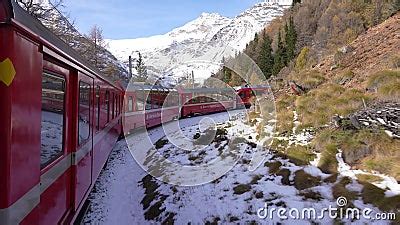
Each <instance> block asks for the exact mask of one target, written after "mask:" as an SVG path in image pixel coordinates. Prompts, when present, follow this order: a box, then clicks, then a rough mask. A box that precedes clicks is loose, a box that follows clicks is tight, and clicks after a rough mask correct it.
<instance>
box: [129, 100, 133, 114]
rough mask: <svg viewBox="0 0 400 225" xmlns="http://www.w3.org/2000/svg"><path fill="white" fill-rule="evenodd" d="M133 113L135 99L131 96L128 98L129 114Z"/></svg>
mask: <svg viewBox="0 0 400 225" xmlns="http://www.w3.org/2000/svg"><path fill="white" fill-rule="evenodd" d="M132 111H133V98H132V96H129V98H128V112H132Z"/></svg>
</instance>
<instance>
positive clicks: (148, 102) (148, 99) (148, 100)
mask: <svg viewBox="0 0 400 225" xmlns="http://www.w3.org/2000/svg"><path fill="white" fill-rule="evenodd" d="M144 96H145V98H146V110H149V109H151V101H152V96H151V92H149V91H145V94H144Z"/></svg>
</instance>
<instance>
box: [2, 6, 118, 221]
mask: <svg viewBox="0 0 400 225" xmlns="http://www.w3.org/2000/svg"><path fill="white" fill-rule="evenodd" d="M0 33H1V35H0V49H1V51H0V63H1V64H0V96H1V98H0V117H1V118H2V123H1V126H0V189H1V191H0V221H1V223H2V224H3V223H4V224H18V223H20V224H32V223H33V221H34V223H36V224H55V223H72V222H73V221H74V220H75V219H76V218H77V216H78V212H79V211H80V209H81V208H82V207H83V206H84V203H85V199H86V197H87V195H88V194H89V192H90V190H91V187H92V186H93V184H94V182H95V180H96V178H97V176H98V175H99V173H100V171H101V169H102V167H103V165H104V163H105V162H106V160H107V157H108V155H109V152H110V151H111V149H112V146H113V145H114V143H115V142H116V140H117V138H118V136H119V134H120V133H121V124H122V123H121V113H122V105H123V101H122V100H123V93H124V92H123V90H122V89H121V88H120V87H118V86H116V85H114V84H113V83H111V82H109V81H107V80H106V79H105V78H103V77H102V76H101V75H100V73H99V72H98V71H97V70H96V69H94V68H92V67H91V66H90V64H88V63H86V62H85V60H83V59H81V57H80V56H79V55H78V54H77V53H76V52H74V51H73V50H72V49H71V48H70V47H69V46H68V45H67V44H65V43H64V42H63V41H61V40H60V39H59V38H57V37H56V36H55V35H54V34H53V33H51V32H50V31H49V30H48V29H46V28H45V27H44V26H43V25H42V24H41V23H40V22H39V21H37V20H36V19H34V18H32V17H31V16H30V15H29V14H28V13H27V12H25V10H23V9H22V8H21V7H19V5H18V4H17V3H16V2H15V1H10V0H8V1H5V0H2V1H0Z"/></svg>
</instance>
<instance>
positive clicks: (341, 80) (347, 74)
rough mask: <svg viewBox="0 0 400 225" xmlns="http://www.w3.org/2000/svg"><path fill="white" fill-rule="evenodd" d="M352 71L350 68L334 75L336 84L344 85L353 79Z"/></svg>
mask: <svg viewBox="0 0 400 225" xmlns="http://www.w3.org/2000/svg"><path fill="white" fill-rule="evenodd" d="M353 77H354V73H353V71H351V70H346V71H344V72H342V73H340V74H338V75H336V76H335V77H334V81H335V83H337V84H340V85H344V84H346V83H348V82H349V81H351V79H353Z"/></svg>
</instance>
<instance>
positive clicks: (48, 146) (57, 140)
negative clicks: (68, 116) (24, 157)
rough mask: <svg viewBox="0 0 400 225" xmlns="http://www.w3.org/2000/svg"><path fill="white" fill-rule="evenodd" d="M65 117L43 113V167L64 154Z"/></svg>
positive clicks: (41, 160) (41, 158)
mask: <svg viewBox="0 0 400 225" xmlns="http://www.w3.org/2000/svg"><path fill="white" fill-rule="evenodd" d="M63 122H64V121H63V115H62V114H58V113H53V112H48V111H42V123H41V124H42V125H41V126H42V127H41V146H42V147H41V151H40V163H41V164H42V165H43V164H45V163H46V162H48V161H49V160H51V159H53V158H54V157H56V156H58V155H59V154H60V153H61V152H62V150H63V149H62V137H63V135H62V131H63Z"/></svg>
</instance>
